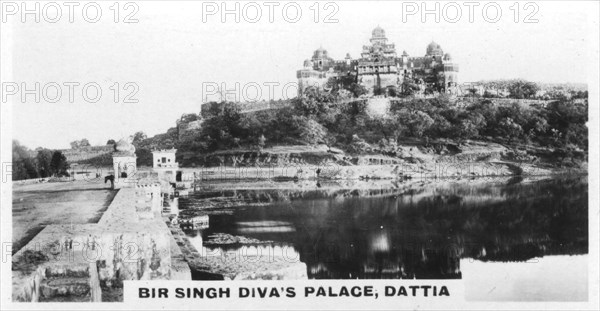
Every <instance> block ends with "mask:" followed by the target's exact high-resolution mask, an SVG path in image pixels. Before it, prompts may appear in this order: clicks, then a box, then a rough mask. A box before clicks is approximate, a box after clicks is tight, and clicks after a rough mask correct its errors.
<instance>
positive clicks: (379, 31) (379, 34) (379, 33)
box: [371, 26, 385, 38]
mask: <svg viewBox="0 0 600 311" xmlns="http://www.w3.org/2000/svg"><path fill="white" fill-rule="evenodd" d="M371 35H372V36H373V38H385V30H383V28H381V27H379V26H377V27H375V29H373V32H371Z"/></svg>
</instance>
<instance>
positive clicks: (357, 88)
mask: <svg viewBox="0 0 600 311" xmlns="http://www.w3.org/2000/svg"><path fill="white" fill-rule="evenodd" d="M346 89H347V90H348V91H350V93H352V95H354V97H360V96H362V95H365V94H367V93H368V91H367V89H366V88H365V87H364V86H362V85H361V84H358V83H356V82H353V83H351V84H350V85H348V87H346Z"/></svg>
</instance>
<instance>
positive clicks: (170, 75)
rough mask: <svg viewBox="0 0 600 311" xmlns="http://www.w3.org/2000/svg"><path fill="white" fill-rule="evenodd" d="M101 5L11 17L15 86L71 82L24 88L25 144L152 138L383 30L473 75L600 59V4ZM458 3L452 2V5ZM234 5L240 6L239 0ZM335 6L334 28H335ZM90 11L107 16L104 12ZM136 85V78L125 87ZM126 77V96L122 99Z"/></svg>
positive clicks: (544, 72) (20, 109) (571, 68)
mask: <svg viewBox="0 0 600 311" xmlns="http://www.w3.org/2000/svg"><path fill="white" fill-rule="evenodd" d="M99 3H100V7H101V9H102V16H101V17H100V18H99V21H98V22H96V23H90V22H87V21H85V20H84V18H83V13H82V6H78V7H75V8H74V15H73V19H74V20H73V22H72V23H71V22H69V16H68V8H67V7H64V6H63V7H62V17H61V18H60V19H59V20H58V22H57V23H49V22H47V21H45V20H44V18H43V17H44V16H42V18H41V20H40V22H39V23H35V22H33V17H28V18H29V19H28V20H27V21H26V22H25V23H23V22H21V21H20V19H21V17H20V15H19V14H18V13H17V14H16V15H14V16H7V22H6V23H3V24H2V27H3V30H2V31H3V42H2V43H3V45H4V44H5V43H7V45H8V46H9V48H8V52H9V54H10V56H12V61H10V60H9V61H10V64H9V66H7V68H9V70H10V72H9V77H10V78H9V79H5V81H14V82H16V83H18V85H19V87H20V91H22V86H23V85H22V84H21V83H25V86H26V87H27V88H28V89H33V88H34V84H35V83H36V82H39V83H40V87H41V88H43V87H44V86H47V88H46V91H47V92H48V93H47V94H48V96H49V97H54V96H55V95H56V94H55V93H54V90H55V86H56V85H60V86H61V92H62V94H61V96H60V97H59V98H58V100H57V102H56V103H51V102H48V101H46V100H45V99H44V97H43V96H42V98H41V99H40V102H39V103H36V102H35V98H34V96H33V95H27V97H26V98H25V101H26V102H25V103H23V102H22V100H21V98H20V96H17V95H20V94H22V93H18V94H17V95H15V96H9V97H8V99H9V102H11V100H12V133H13V137H14V138H15V139H17V140H19V141H20V142H21V143H22V144H25V145H26V146H28V147H30V148H35V147H38V146H44V147H50V148H68V147H69V142H70V141H73V140H75V139H81V138H84V137H85V138H88V139H89V140H90V142H91V143H92V144H104V143H105V142H106V141H107V140H108V139H110V138H114V139H119V138H120V137H124V136H127V135H130V134H132V133H134V132H135V131H139V130H141V131H144V132H146V133H147V134H148V135H150V136H151V135H154V134H157V133H161V132H164V131H165V130H167V129H168V128H169V127H172V126H174V124H175V120H176V119H177V118H178V117H179V116H181V114H183V113H189V112H199V110H200V104H201V103H202V101H203V100H204V99H206V96H207V95H208V94H207V91H211V88H212V85H214V84H215V83H216V84H219V85H221V84H222V83H225V85H226V88H228V89H233V88H234V87H235V83H236V82H237V83H239V84H240V89H239V90H240V92H241V91H242V87H243V86H247V89H246V90H247V91H248V93H246V95H247V96H248V97H251V98H254V97H256V96H257V94H256V91H255V90H256V89H255V88H254V86H256V85H261V86H263V89H262V91H261V93H262V94H260V95H261V98H264V99H269V97H270V94H269V93H268V90H269V89H268V88H267V87H266V86H265V83H267V84H271V85H273V91H274V97H275V98H281V97H286V96H293V95H295V91H294V90H293V88H288V89H287V94H285V93H286V92H285V90H286V89H285V87H284V86H285V85H286V83H294V82H295V81H296V78H295V74H296V70H297V69H300V68H301V67H302V63H303V60H304V59H307V58H310V56H311V55H312V52H313V51H314V50H315V49H316V48H318V47H319V46H322V47H323V48H325V49H327V50H328V51H329V54H330V55H331V56H332V57H334V58H336V59H337V58H339V59H341V58H343V57H344V56H345V54H346V53H350V55H351V56H352V57H358V56H359V54H360V51H361V47H362V45H363V44H367V43H368V39H369V37H370V35H371V31H372V29H373V28H374V27H376V26H377V25H380V26H381V27H382V28H384V29H385V30H386V33H387V36H388V39H389V40H390V42H393V43H395V44H396V48H397V49H398V52H399V53H401V52H402V50H406V51H407V52H408V53H409V54H410V55H411V56H422V55H424V54H425V48H426V46H427V44H428V43H429V42H431V41H432V40H434V41H436V42H437V43H439V44H440V45H441V46H442V48H443V49H444V51H445V52H449V53H451V54H452V56H453V58H454V59H455V61H456V62H458V63H459V64H460V79H461V81H463V82H470V81H478V80H483V79H502V78H524V79H528V80H532V81H540V82H577V83H586V82H587V80H588V74H590V72H588V70H586V69H587V68H588V67H589V66H590V64H594V62H593V61H591V60H592V59H594V58H595V59H597V58H598V50H597V47H596V45H597V35H598V23H597V17H595V16H592V15H590V16H588V15H587V14H588V13H590V14H597V12H598V3H596V2H571V1H569V2H568V3H567V2H564V3H561V2H537V3H538V8H537V12H535V13H533V15H532V16H531V17H530V19H534V20H535V19H537V23H523V21H524V20H525V19H526V17H527V15H528V14H530V13H532V12H534V10H535V9H536V8H533V7H529V8H525V7H524V4H523V3H521V6H520V8H519V14H518V15H517V16H515V8H513V9H512V10H511V8H510V6H511V5H512V3H513V2H498V3H499V6H500V7H501V9H502V15H501V16H499V17H498V21H497V22H496V23H492V22H489V21H486V20H485V19H484V17H483V12H482V7H483V4H485V3H483V4H482V5H480V6H478V7H475V8H474V14H473V22H472V23H471V22H469V8H468V7H467V6H464V5H463V3H462V2H457V3H458V4H459V5H460V6H461V7H462V9H461V11H462V16H461V17H460V19H459V20H458V22H456V23H451V22H449V20H451V19H453V18H455V17H456V16H457V15H456V11H455V9H454V8H453V7H449V6H448V7H447V10H446V13H447V14H446V15H441V16H440V22H439V23H437V22H436V21H435V16H433V15H427V16H426V18H427V19H426V20H424V21H423V20H422V17H421V15H420V13H419V12H417V13H416V14H415V15H409V16H407V17H406V20H405V21H403V18H402V15H403V13H405V12H406V10H403V8H402V5H401V3H400V2H392V1H384V2H376V1H369V2H355V1H353V2H338V3H337V4H336V5H335V6H329V7H325V4H324V3H323V2H321V4H320V5H319V14H318V16H316V14H315V12H316V7H312V6H313V3H314V2H312V1H311V2H299V4H298V6H299V7H300V9H301V10H302V15H301V16H300V17H299V18H298V21H297V22H295V23H292V22H290V21H289V20H293V18H294V15H295V14H294V13H295V12H294V6H291V5H290V6H288V7H287V8H288V11H287V14H285V13H284V12H283V9H282V8H283V5H284V4H283V3H282V4H281V5H279V6H276V7H273V13H274V14H273V15H272V19H273V22H272V23H271V22H270V21H269V18H270V16H269V15H270V14H269V7H268V6H265V5H264V4H263V3H260V2H259V7H260V8H261V13H262V15H261V17H260V20H259V21H258V22H257V23H251V22H250V21H251V20H252V19H254V17H255V16H256V10H255V9H256V7H252V6H247V7H246V11H244V10H243V9H244V5H245V4H246V3H244V2H239V3H240V12H241V15H240V21H239V22H236V21H235V20H234V19H235V16H234V15H226V16H225V17H226V18H227V19H226V20H225V21H223V20H222V18H221V15H220V13H219V12H217V13H216V14H215V15H204V14H203V13H207V12H209V11H210V9H212V8H213V7H212V6H209V7H206V6H205V7H204V9H203V6H202V4H201V3H196V2H191V1H183V2H173V1H169V3H168V4H167V3H163V2H160V1H153V2H137V12H135V13H134V14H133V15H132V18H133V19H137V20H138V22H137V23H123V22H122V20H123V19H124V18H125V17H126V16H127V15H128V14H130V13H133V12H134V9H135V8H134V7H128V8H125V7H123V5H121V7H120V10H119V14H118V17H119V23H115V22H114V16H115V10H114V8H113V9H111V8H110V6H111V5H112V3H113V2H99ZM219 3H220V2H219ZM219 3H217V4H219ZM419 3H420V2H419ZM445 4H446V3H444V2H441V3H440V12H442V13H443V8H444V5H445ZM433 5H434V4H433V3H431V4H430V6H429V8H430V9H432V8H433ZM311 7H312V8H311ZM42 8H43V7H42ZM228 8H230V9H232V8H234V3H229V6H228ZM217 9H218V10H221V8H217ZM419 10H420V8H419ZM244 12H245V13H246V15H243V13H244ZM54 13H55V11H54V8H52V7H48V8H47V10H46V14H47V15H45V17H47V18H49V19H53V18H54V16H55V14H54ZM329 14H332V15H330V17H329V18H328V21H333V23H324V20H326V19H327V15H329ZM86 16H87V17H88V18H89V17H90V16H91V17H94V12H93V8H91V9H90V8H88V15H86ZM494 16H495V12H494V8H489V9H488V15H487V18H488V19H493V18H494ZM444 17H445V18H444ZM286 18H287V19H288V21H286ZM315 18H316V19H317V20H318V22H315ZM515 18H516V19H517V20H518V22H515ZM203 19H204V20H203ZM594 37H595V38H596V39H594ZM7 38H8V39H7ZM6 52H7V48H6V45H5V46H4V50H3V53H4V54H5V53H6ZM4 54H3V57H6V55H4ZM5 64H6V63H5V58H3V66H5ZM596 64H597V62H596ZM4 70H5V71H4V73H5V74H6V70H7V69H6V68H5V69H4ZM128 82H130V83H132V84H131V85H129V88H127V89H124V86H125V84H126V83H128ZM65 83H67V85H68V83H78V85H74V86H73V89H74V95H73V103H70V102H69V87H68V86H67V85H65ZM88 83H95V84H94V85H95V86H99V87H100V88H101V89H102V94H101V96H99V100H98V101H97V102H95V103H93V102H90V101H91V100H86V99H85V98H84V97H83V96H82V94H81V92H82V88H83V86H84V85H85V84H88ZM115 83H117V84H115ZM134 84H135V86H137V93H135V94H134V95H132V96H131V99H134V100H137V103H135V102H126V101H125V97H126V96H127V95H129V94H131V92H133V91H134V90H135V88H134ZM116 85H118V88H119V89H120V92H119V93H118V96H117V103H114V100H115V95H116V94H115V93H116V92H115V91H114V89H115V86H116ZM203 86H204V87H203ZM94 90H95V89H94V88H91V89H88V95H89V94H91V95H89V96H90V99H93V98H94V97H95V95H96V94H95V91H94ZM40 93H43V90H40ZM42 95H43V94H42ZM3 105H4V103H3Z"/></svg>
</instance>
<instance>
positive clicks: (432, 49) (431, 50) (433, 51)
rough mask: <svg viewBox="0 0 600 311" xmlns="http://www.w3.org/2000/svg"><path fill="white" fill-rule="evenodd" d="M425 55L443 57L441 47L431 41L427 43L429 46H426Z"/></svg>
mask: <svg viewBox="0 0 600 311" xmlns="http://www.w3.org/2000/svg"><path fill="white" fill-rule="evenodd" d="M427 55H440V56H441V55H444V52H443V51H442V47H441V46H440V45H439V44H437V43H435V42H434V41H431V43H429V45H427Z"/></svg>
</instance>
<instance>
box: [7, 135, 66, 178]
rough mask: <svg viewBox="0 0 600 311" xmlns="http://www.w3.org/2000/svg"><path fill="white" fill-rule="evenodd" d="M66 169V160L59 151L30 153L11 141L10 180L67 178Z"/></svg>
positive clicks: (41, 150)
mask: <svg viewBox="0 0 600 311" xmlns="http://www.w3.org/2000/svg"><path fill="white" fill-rule="evenodd" d="M32 154H35V156H32ZM68 169H69V163H68V162H67V158H66V157H65V155H64V154H63V153H62V152H61V151H60V150H51V149H44V148H38V149H36V150H34V151H32V150H30V149H28V148H27V147H25V146H23V145H21V144H20V143H19V142H18V141H16V140H13V142H12V180H23V179H31V178H46V177H52V176H57V177H60V176H68V175H69V173H68V172H67V170H68Z"/></svg>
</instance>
